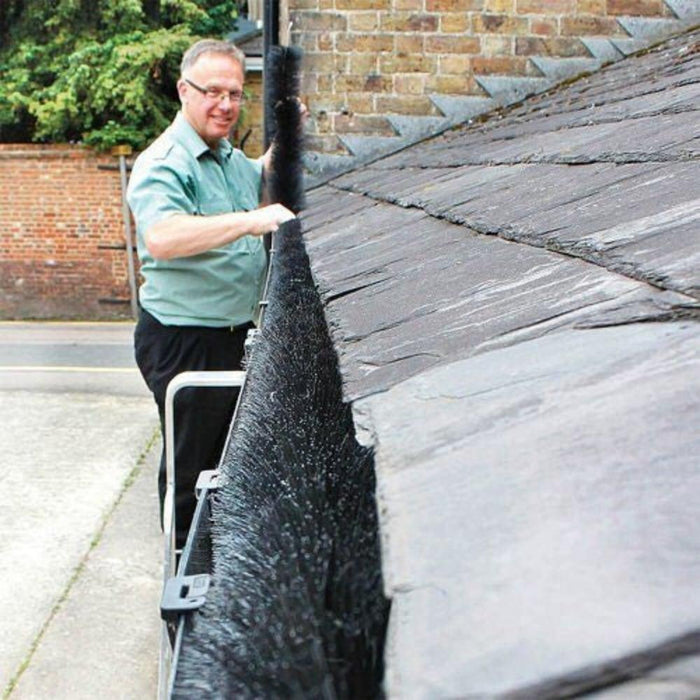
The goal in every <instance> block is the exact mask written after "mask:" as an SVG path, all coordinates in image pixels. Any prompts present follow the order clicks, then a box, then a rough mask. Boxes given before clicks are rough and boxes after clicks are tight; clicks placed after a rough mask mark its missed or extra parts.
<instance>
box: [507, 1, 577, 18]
mask: <svg viewBox="0 0 700 700" xmlns="http://www.w3.org/2000/svg"><path fill="white" fill-rule="evenodd" d="M515 7H516V12H518V13H520V14H534V15H542V14H548V15H563V14H569V13H572V12H575V10H576V0H517V3H516V6H515Z"/></svg>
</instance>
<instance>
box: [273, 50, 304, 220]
mask: <svg viewBox="0 0 700 700" xmlns="http://www.w3.org/2000/svg"><path fill="white" fill-rule="evenodd" d="M301 60H302V52H301V50H300V49H298V48H297V47H294V46H286V47H282V46H275V47H272V49H271V51H270V54H269V56H268V59H267V61H266V73H265V75H266V81H265V110H266V111H265V118H266V120H267V123H269V124H271V125H272V131H273V132H274V133H275V137H274V142H273V143H274V147H273V153H272V167H271V171H270V173H269V180H268V193H269V197H270V201H272V202H279V203H280V204H284V206H286V207H287V208H288V209H291V210H292V211H293V212H295V213H298V212H300V211H301V210H302V209H303V207H304V176H303V166H302V157H303V150H304V134H303V125H302V122H301V112H300V107H299V86H300V74H301Z"/></svg>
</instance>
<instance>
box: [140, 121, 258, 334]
mask: <svg viewBox="0 0 700 700" xmlns="http://www.w3.org/2000/svg"><path fill="white" fill-rule="evenodd" d="M261 178H262V164H261V163H260V162H259V161H256V160H251V159H249V158H247V157H246V156H245V155H244V154H243V153H242V152H241V151H239V150H237V149H234V148H233V147H232V146H231V144H230V143H229V142H228V141H226V140H225V139H222V140H221V142H220V143H219V145H218V148H217V149H216V151H212V150H211V149H210V148H209V146H207V144H206V143H205V142H204V141H203V140H202V138H201V137H200V136H199V134H198V133H197V132H196V131H195V130H194V128H193V127H192V126H191V125H190V124H189V122H188V121H187V120H186V119H185V117H184V116H183V115H182V112H180V113H179V114H178V115H177V117H176V118H175V120H174V121H173V123H172V124H171V125H170V126H169V127H168V129H166V131H164V132H163V134H161V135H160V136H159V137H158V138H157V139H156V140H155V141H154V142H153V143H152V144H151V145H150V146H149V147H148V148H147V149H146V150H145V151H144V152H143V153H141V155H139V157H138V158H137V159H136V162H135V163H134V167H133V170H132V172H131V177H130V180H129V187H128V190H127V199H128V202H129V206H130V207H131V211H132V213H133V214H134V219H135V220H136V238H137V248H138V254H139V259H140V261H141V273H142V275H143V278H144V283H143V284H142V285H141V288H140V289H139V301H140V303H141V306H142V307H143V308H144V309H146V311H148V312H149V313H150V314H152V315H153V316H155V317H156V318H157V319H158V320H159V321H160V322H161V323H163V324H165V325H178V326H211V327H221V326H232V325H241V324H244V323H247V322H248V321H250V320H252V319H254V318H255V317H256V315H257V305H258V301H259V299H260V294H261V293H262V286H263V283H264V276H265V268H266V253H265V250H264V247H263V243H262V240H261V238H260V237H258V236H243V237H242V238H239V239H238V240H237V241H234V242H233V243H230V244H228V245H225V246H222V247H221V248H215V249H213V250H209V251H206V252H204V253H200V254H198V255H192V256H188V257H182V258H173V259H170V260H155V259H154V258H153V257H152V256H151V255H150V253H149V252H148V249H147V248H146V245H145V239H144V234H145V233H146V231H148V230H149V229H150V228H151V227H152V226H153V225H154V224H157V223H159V222H161V221H163V220H164V219H166V218H168V217H170V216H172V215H174V214H189V215H193V216H208V215H212V214H223V213H227V212H234V211H250V210H252V209H255V208H256V207H258V205H259V202H260V189H261Z"/></svg>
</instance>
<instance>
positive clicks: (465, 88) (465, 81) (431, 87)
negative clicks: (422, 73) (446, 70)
mask: <svg viewBox="0 0 700 700" xmlns="http://www.w3.org/2000/svg"><path fill="white" fill-rule="evenodd" d="M426 87H427V89H428V91H429V92H438V93H441V94H443V95H450V94H451V95H466V94H467V93H468V92H470V91H471V90H472V89H473V87H474V79H473V78H472V76H471V75H431V76H430V77H429V78H428V82H427V84H426Z"/></svg>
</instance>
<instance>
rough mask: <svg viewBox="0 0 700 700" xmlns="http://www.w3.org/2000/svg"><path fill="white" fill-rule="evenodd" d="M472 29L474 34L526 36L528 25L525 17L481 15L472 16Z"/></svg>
mask: <svg viewBox="0 0 700 700" xmlns="http://www.w3.org/2000/svg"><path fill="white" fill-rule="evenodd" d="M472 27H473V31H474V33H475V34H490V33H494V34H519V35H522V34H527V32H528V29H529V25H528V21H527V18H526V17H513V16H508V15H491V14H482V15H474V17H473V18H472Z"/></svg>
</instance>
